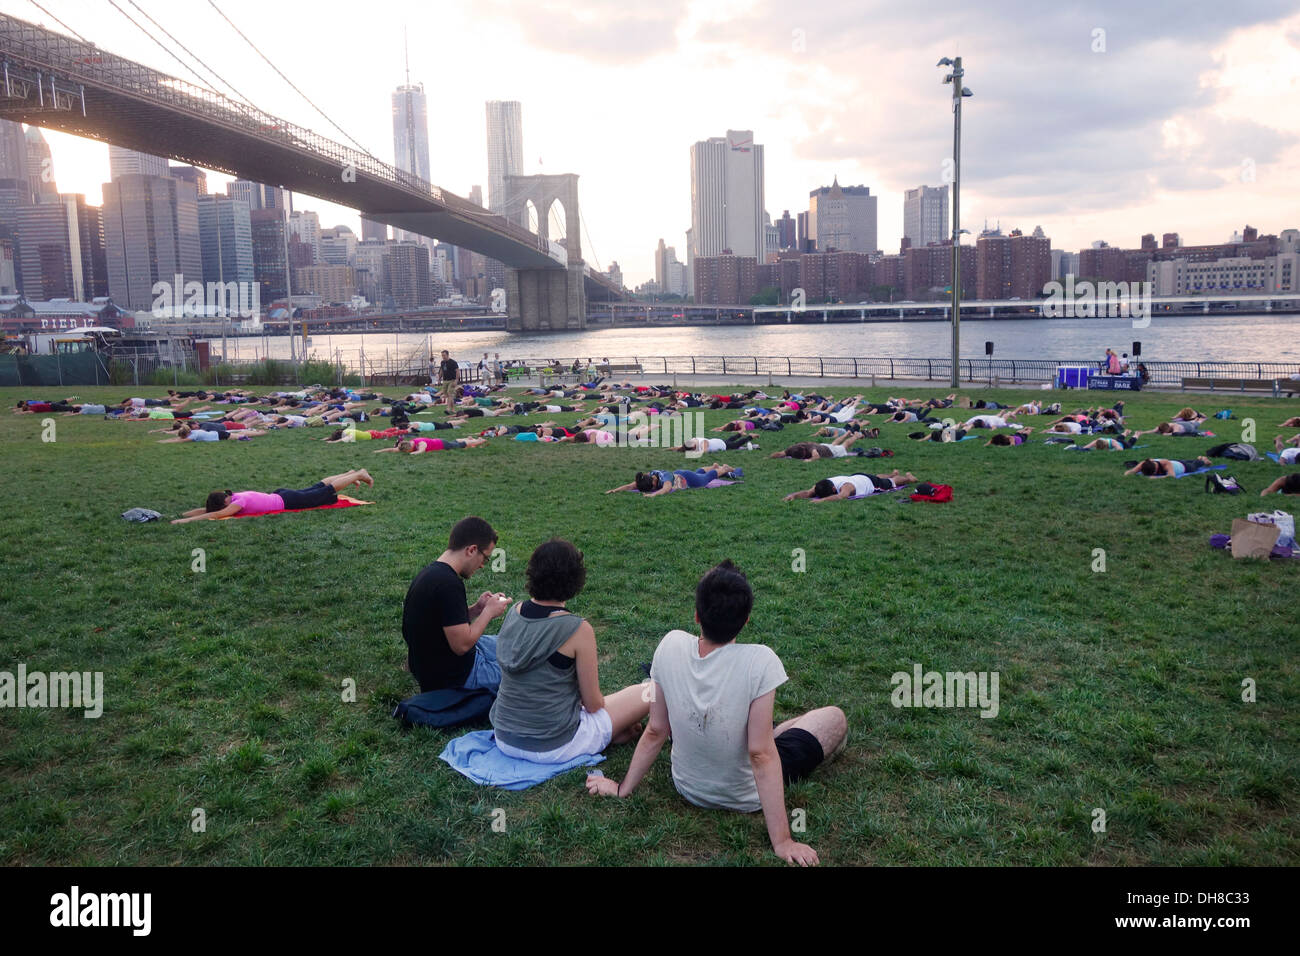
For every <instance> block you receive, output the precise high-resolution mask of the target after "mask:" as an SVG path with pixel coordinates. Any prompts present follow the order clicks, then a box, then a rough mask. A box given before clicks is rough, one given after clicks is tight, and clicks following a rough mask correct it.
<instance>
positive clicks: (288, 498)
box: [172, 468, 375, 524]
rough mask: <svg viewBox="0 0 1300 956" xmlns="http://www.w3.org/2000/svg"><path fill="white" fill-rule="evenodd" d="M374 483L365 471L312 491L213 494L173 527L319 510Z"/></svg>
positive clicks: (322, 482)
mask: <svg viewBox="0 0 1300 956" xmlns="http://www.w3.org/2000/svg"><path fill="white" fill-rule="evenodd" d="M374 483H375V479H373V478H371V477H370V472H368V471H366V470H365V469H364V468H358V469H356V470H355V471H345V472H344V473H343V474H341V475H330V476H328V477H326V478H322V479H321V480H320V481H318V482H316V484H314V485H312V486H311V487H310V488H301V489H294V488H277V489H276V490H275V491H274V492H272V493H271V494H263V493H262V492H260V491H235V492H232V491H231V490H230V489H228V488H227V489H226V490H225V491H214V492H211V493H210V494H209V495H208V500H207V503H206V504H205V505H204V506H203V507H202V508H194V509H193V510H191V511H187V512H185V514H184V517H181V518H175V519H173V520H172V524H186V523H187V522H190V521H207V520H209V519H212V518H233V517H234V516H235V515H239V514H244V515H264V514H270V513H271V512H274V511H294V510H299V509H302V508H320V507H322V506H323V505H332V504H334V503H335V502H336V501H338V500H339V496H338V493H339V492H340V491H342V490H343V489H344V488H348V487H351V486H352V485H356V486H358V487H360V486H361V485H371V486H373V485H374Z"/></svg>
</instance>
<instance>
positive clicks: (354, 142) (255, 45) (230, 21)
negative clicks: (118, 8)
mask: <svg viewBox="0 0 1300 956" xmlns="http://www.w3.org/2000/svg"><path fill="white" fill-rule="evenodd" d="M109 2H110V3H111V2H112V0H109ZM208 5H209V6H211V7H212V9H213V10H216V11H217V13H218V14H220V15H221V19H223V20H225V21H226V22H227V23H228V24H230V29H232V30H234V31H235V32H236V33H238V34H239V36H240V37H241V38H242V39H243V41H244V42H245V43H247V44H248V45H249V46H250V47H252V49H253V52H254V53H256V54H257V55H258V56H260V57H261V58H262V59H263V60H264V61H265V62H266V65H267V66H269V67H270V68H271V69H273V70H275V72H276V74H277V75H278V76H279V77H280V79H282V80H284V82H286V83H288V84H289V86H290V87H292V88H293V91H294V92H295V93H297V94H298V95H299V96H301V97H302V98H303V99H304V100H306V101H307V103H308V104H309V105H310V106H311V108H312V109H314V110H315V111H316V112H317V113H319V114H320V115H321V116H323V117H325V120H326V121H327V122H328V123H329V124H330V125H331V126H333V127H334V128H335V129H336V130H338V131H339V132H340V133H342V134H343V135H344V136H346V137H347V138H348V140H350V141H351V143H352V144H353V145H354V146H356V148H357V149H359V150H361V152H363V153H365V154H366V155H367V156H369V157H370V158H371V159H373V160H374V161H375V162H377V163H378V162H380V160H379V159H378V158H377V157H375V156H374V155H373V154H372V153H371V152H370V150H368V149H366V148H365V147H364V146H362V145H361V144H360V143H358V142H357V141H356V140H355V139H353V138H352V136H351V135H349V134H348V131H347V130H345V129H344V128H343V127H342V126H340V125H339V124H338V123H336V122H334V120H333V119H331V118H330V116H329V114H328V113H326V112H325V111H324V110H323V109H321V108H320V107H319V106H317V105H316V104H315V103H314V102H312V99H311V97H309V96H308V95H307V94H306V93H304V92H303V91H302V90H300V89H298V87H296V86H294V84H293V81H292V80H290V79H289V78H288V77H287V76H285V75H284V74H283V73H282V72H280V68H279V67H278V66H276V65H275V64H274V63H272V62H271V60H270V59H268V58H267V56H266V54H265V53H263V52H262V51H261V50H259V49H258V48H257V44H256V43H254V42H253V41H252V40H250V39H249V38H248V37H247V36H245V35H244V31H243V30H241V29H239V27H237V26H235V24H234V21H233V20H231V19H230V17H228V16H226V15H225V13H223V12H222V10H221V8H220V7H219V6H217V5H216V3H215V2H214V0H208Z"/></svg>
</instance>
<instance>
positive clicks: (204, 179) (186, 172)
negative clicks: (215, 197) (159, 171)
mask: <svg viewBox="0 0 1300 956" xmlns="http://www.w3.org/2000/svg"><path fill="white" fill-rule="evenodd" d="M167 175H169V176H172V177H173V178H175V179H179V180H181V181H182V182H186V183H189V184H190V185H192V186H193V187H194V191H195V192H197V193H198V194H199V195H200V196H206V195H207V194H208V174H207V173H205V172H204V171H203V170H201V169H199V168H198V167H197V166H169V167H168V169H167Z"/></svg>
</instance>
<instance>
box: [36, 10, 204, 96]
mask: <svg viewBox="0 0 1300 956" xmlns="http://www.w3.org/2000/svg"><path fill="white" fill-rule="evenodd" d="M33 2H34V0H33ZM108 2H109V4H111V5H112V7H113V9H114V10H116V11H117V12H118V13H120V14H122V16H123V17H125V18H126V20H127V22H128V23H130V24H131V25H132V26H134V27H135V28H136V29H137V30H139V31H140V32H141V33H143V34H144V35H145V36H147V37H148V38H149V39H150V40H152V41H153V42H154V43H156V44H158V46H159V47H161V48H162V50H163V52H165V53H166V54H167V55H168V56H169V57H171V58H172V59H173V60H175V61H176V62H177V63H179V64H180V65H181V66H182V67H183V68H184V69H185V70H187V71H188V72H189V74H190V75H191V76H193V77H194V78H195V79H196V80H198V81H199V85H200V86H203V87H207V86H209V85H210V84H209V82H208V81H207V80H206V79H204V78H203V77H201V76H199V74H198V73H196V72H195V71H194V68H193V67H191V66H190V65H189V64H188V63H186V62H185V61H184V60H182V59H181V58H180V57H178V56H177V55H176V54H175V53H173V52H172V50H171V48H170V47H168V46H167V44H166V43H163V42H162V40H159V39H158V38H157V37H156V36H154V35H153V34H152V33H150V32H149V31H148V30H147V29H146V28H145V27H143V26H141V25H140V23H138V22H137V21H136V20H135V18H134V17H132V16H131V14H129V13H127V12H126V11H125V10H123V9H122V8H121V7H119V6H118V5H117V3H116V2H115V0H108ZM141 12H143V11H141Z"/></svg>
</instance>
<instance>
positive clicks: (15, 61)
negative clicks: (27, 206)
mask: <svg viewBox="0 0 1300 956" xmlns="http://www.w3.org/2000/svg"><path fill="white" fill-rule="evenodd" d="M0 56H2V57H3V59H4V77H3V83H4V86H3V87H2V88H0V117H3V118H5V119H9V120H14V121H16V122H22V123H27V124H29V125H35V126H42V127H45V128H48V129H55V130H60V131H62V132H66V133H71V134H73V135H75V136H82V137H88V138H91V139H97V140H100V141H103V142H107V143H112V144H114V145H117V146H123V147H127V148H129V149H135V150H138V151H141V152H145V153H149V154H151V155H155V156H166V157H168V158H169V159H173V160H176V161H178V162H183V163H189V164H192V165H195V166H200V167H202V168H205V169H212V170H217V171H220V172H223V173H227V174H229V175H232V176H237V177H239V178H241V179H248V180H253V181H255V182H260V183H270V184H274V185H279V186H282V187H283V188H285V189H288V190H290V191H292V192H298V193H304V194H306V195H310V196H315V197H317V198H319V199H324V200H327V201H329V202H333V203H337V204H339V205H342V206H347V207H350V208H352V209H356V210H358V211H360V212H361V214H362V215H364V216H365V217H366V218H367V219H371V220H374V221H376V222H383V223H387V224H388V225H391V226H394V227H396V228H398V229H402V230H405V231H407V232H413V233H417V234H419V235H422V236H429V237H431V238H434V239H438V240H440V241H443V242H449V243H452V244H454V245H457V246H461V247H462V248H465V249H470V250H473V251H474V252H478V253H482V254H483V255H485V256H488V257H490V258H492V259H496V260H497V261H499V262H501V263H503V264H504V265H506V266H508V267H510V268H512V269H520V270H539V269H540V270H548V271H554V270H564V269H566V268H567V267H568V266H569V263H568V262H567V261H566V259H567V257H566V254H565V252H564V251H563V250H562V249H561V250H555V249H553V248H552V247H551V244H550V243H547V242H546V241H545V239H544V238H542V237H540V236H538V235H537V234H535V233H532V232H530V231H529V230H527V229H525V228H524V227H522V226H520V225H518V224H516V223H513V222H511V221H509V220H508V219H506V218H505V217H503V216H498V215H494V214H492V213H490V212H488V211H487V210H486V209H484V208H483V207H481V206H478V205H476V204H474V203H472V202H470V201H469V200H468V199H465V198H463V197H460V196H457V195H455V194H454V193H452V192H450V191H448V190H445V189H442V188H440V187H438V186H435V185H432V184H430V183H426V182H424V181H423V180H421V179H419V178H418V177H416V176H414V175H413V174H411V173H407V172H404V171H402V170H399V169H397V168H396V167H394V166H391V165H389V164H387V163H384V162H381V161H380V160H378V159H376V158H375V157H374V156H372V155H371V154H369V153H367V152H363V151H361V150H357V149H352V148H350V147H347V146H343V145H341V144H339V143H336V142H333V141H331V140H329V139H326V138H325V137H323V136H320V135H319V134H317V133H314V132H312V131H311V130H309V129H306V128H304V127H300V126H296V125H294V124H293V123H290V122H288V121H286V120H283V119H281V118H279V117H276V116H272V115H271V114H269V113H265V112H263V111H261V110H259V109H257V108H256V107H254V106H250V105H248V104H246V103H243V102H240V101H237V100H233V99H230V98H228V97H225V96H223V95H221V94H219V93H216V92H214V91H212V90H208V89H205V88H204V87H201V86H196V85H194V84H191V83H188V82H186V81H185V80H182V79H179V78H176V77H172V76H168V75H167V74H164V73H160V72H158V71H156V70H153V69H150V68H149V67H147V66H144V65H143V64H140V63H136V62H134V61H132V60H128V59H126V58H125V57H120V56H117V55H116V54H114V53H111V52H109V51H107V50H104V49H102V48H100V47H97V46H95V45H94V44H89V43H82V42H80V41H78V40H75V39H72V38H71V37H67V36H64V35H63V34H61V33H57V32H54V31H51V30H47V29H45V28H43V27H40V26H37V25H35V24H32V23H29V22H27V21H25V20H20V19H18V18H17V17H12V16H9V15H7V14H0ZM584 285H587V286H589V287H590V288H591V289H592V291H593V292H595V293H597V294H604V295H610V294H614V293H615V292H617V291H619V290H615V289H614V287H613V286H612V284H611V283H610V282H609V280H608V278H607V277H605V276H602V275H601V274H600V273H592V272H588V273H587V274H586V276H585V282H584Z"/></svg>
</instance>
